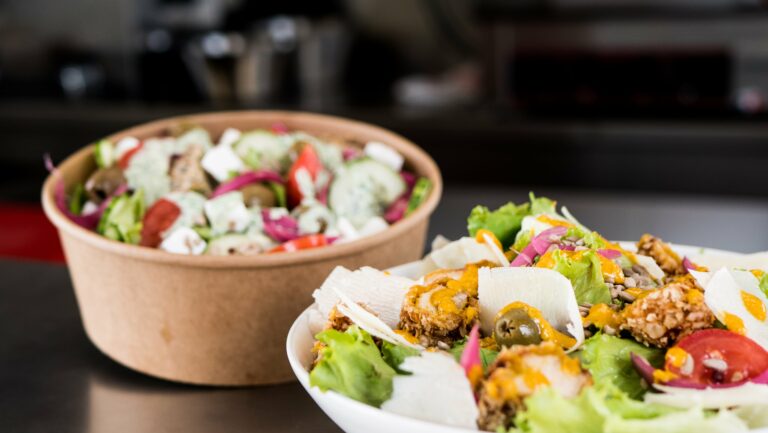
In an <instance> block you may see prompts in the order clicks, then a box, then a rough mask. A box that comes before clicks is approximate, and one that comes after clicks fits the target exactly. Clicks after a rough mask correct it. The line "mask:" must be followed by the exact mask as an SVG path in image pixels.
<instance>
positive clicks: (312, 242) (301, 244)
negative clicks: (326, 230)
mask: <svg viewBox="0 0 768 433" xmlns="http://www.w3.org/2000/svg"><path fill="white" fill-rule="evenodd" d="M325 245H328V238H327V237H326V236H325V235H324V234H315V235H307V236H302V237H300V238H296V239H293V240H290V241H288V242H283V243H282V244H280V245H278V246H276V247H275V248H272V249H271V250H270V251H269V252H270V253H289V252H292V251H298V250H306V249H309V248H317V247H322V246H325Z"/></svg>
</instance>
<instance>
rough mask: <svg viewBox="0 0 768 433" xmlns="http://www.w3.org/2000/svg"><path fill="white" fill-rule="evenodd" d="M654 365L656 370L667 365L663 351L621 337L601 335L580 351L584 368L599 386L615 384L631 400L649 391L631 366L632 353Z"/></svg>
mask: <svg viewBox="0 0 768 433" xmlns="http://www.w3.org/2000/svg"><path fill="white" fill-rule="evenodd" d="M633 352H634V353H636V354H638V355H640V356H642V357H643V358H645V359H647V360H648V361H650V362H651V364H652V365H653V366H654V367H657V368H659V367H661V366H662V364H664V352H663V351H662V350H660V349H655V348H648V347H645V346H643V345H642V344H640V343H638V342H636V341H634V340H627V339H623V338H619V337H613V336H610V335H606V334H602V333H598V334H595V335H594V336H592V337H590V338H589V339H587V341H585V342H584V345H583V346H582V350H581V351H580V352H579V356H580V358H581V365H582V366H584V368H586V369H587V370H589V372H590V373H591V374H592V378H593V379H594V381H595V382H596V383H604V382H608V383H613V384H614V385H616V387H617V388H619V389H620V390H621V391H623V392H625V393H626V394H627V395H628V396H629V397H630V398H635V399H639V398H641V397H642V396H643V395H644V394H645V392H646V389H645V388H644V387H643V385H642V382H641V378H640V375H639V374H638V373H637V371H636V370H635V368H634V367H633V366H632V360H631V359H630V354H631V353H633Z"/></svg>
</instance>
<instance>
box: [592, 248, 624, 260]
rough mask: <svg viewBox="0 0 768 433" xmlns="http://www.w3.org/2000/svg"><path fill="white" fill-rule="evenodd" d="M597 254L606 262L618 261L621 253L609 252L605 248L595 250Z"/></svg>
mask: <svg viewBox="0 0 768 433" xmlns="http://www.w3.org/2000/svg"><path fill="white" fill-rule="evenodd" d="M597 253H598V254H600V255H601V256H603V257H605V258H606V259H608V260H613V259H618V258H619V257H621V251H617V250H609V249H607V248H603V249H599V250H597Z"/></svg>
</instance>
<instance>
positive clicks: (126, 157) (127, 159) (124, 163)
mask: <svg viewBox="0 0 768 433" xmlns="http://www.w3.org/2000/svg"><path fill="white" fill-rule="evenodd" d="M142 147H144V142H141V143H139V145H138V146H136V147H134V148H133V149H131V150H129V151H127V152H125V153H124V154H123V156H121V157H120V160H119V161H117V165H118V166H119V167H120V168H121V169H123V170H125V169H126V168H128V164H130V163H131V158H133V155H136V153H137V152H138V151H140V150H141V148H142Z"/></svg>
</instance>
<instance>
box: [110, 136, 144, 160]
mask: <svg viewBox="0 0 768 433" xmlns="http://www.w3.org/2000/svg"><path fill="white" fill-rule="evenodd" d="M140 144H141V141H139V139H138V138H136V137H125V138H122V139H120V141H118V142H117V144H116V145H115V159H116V160H117V161H120V158H122V157H123V155H125V154H126V153H128V152H130V151H131V150H133V149H135V148H137V147H139V145H140Z"/></svg>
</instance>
